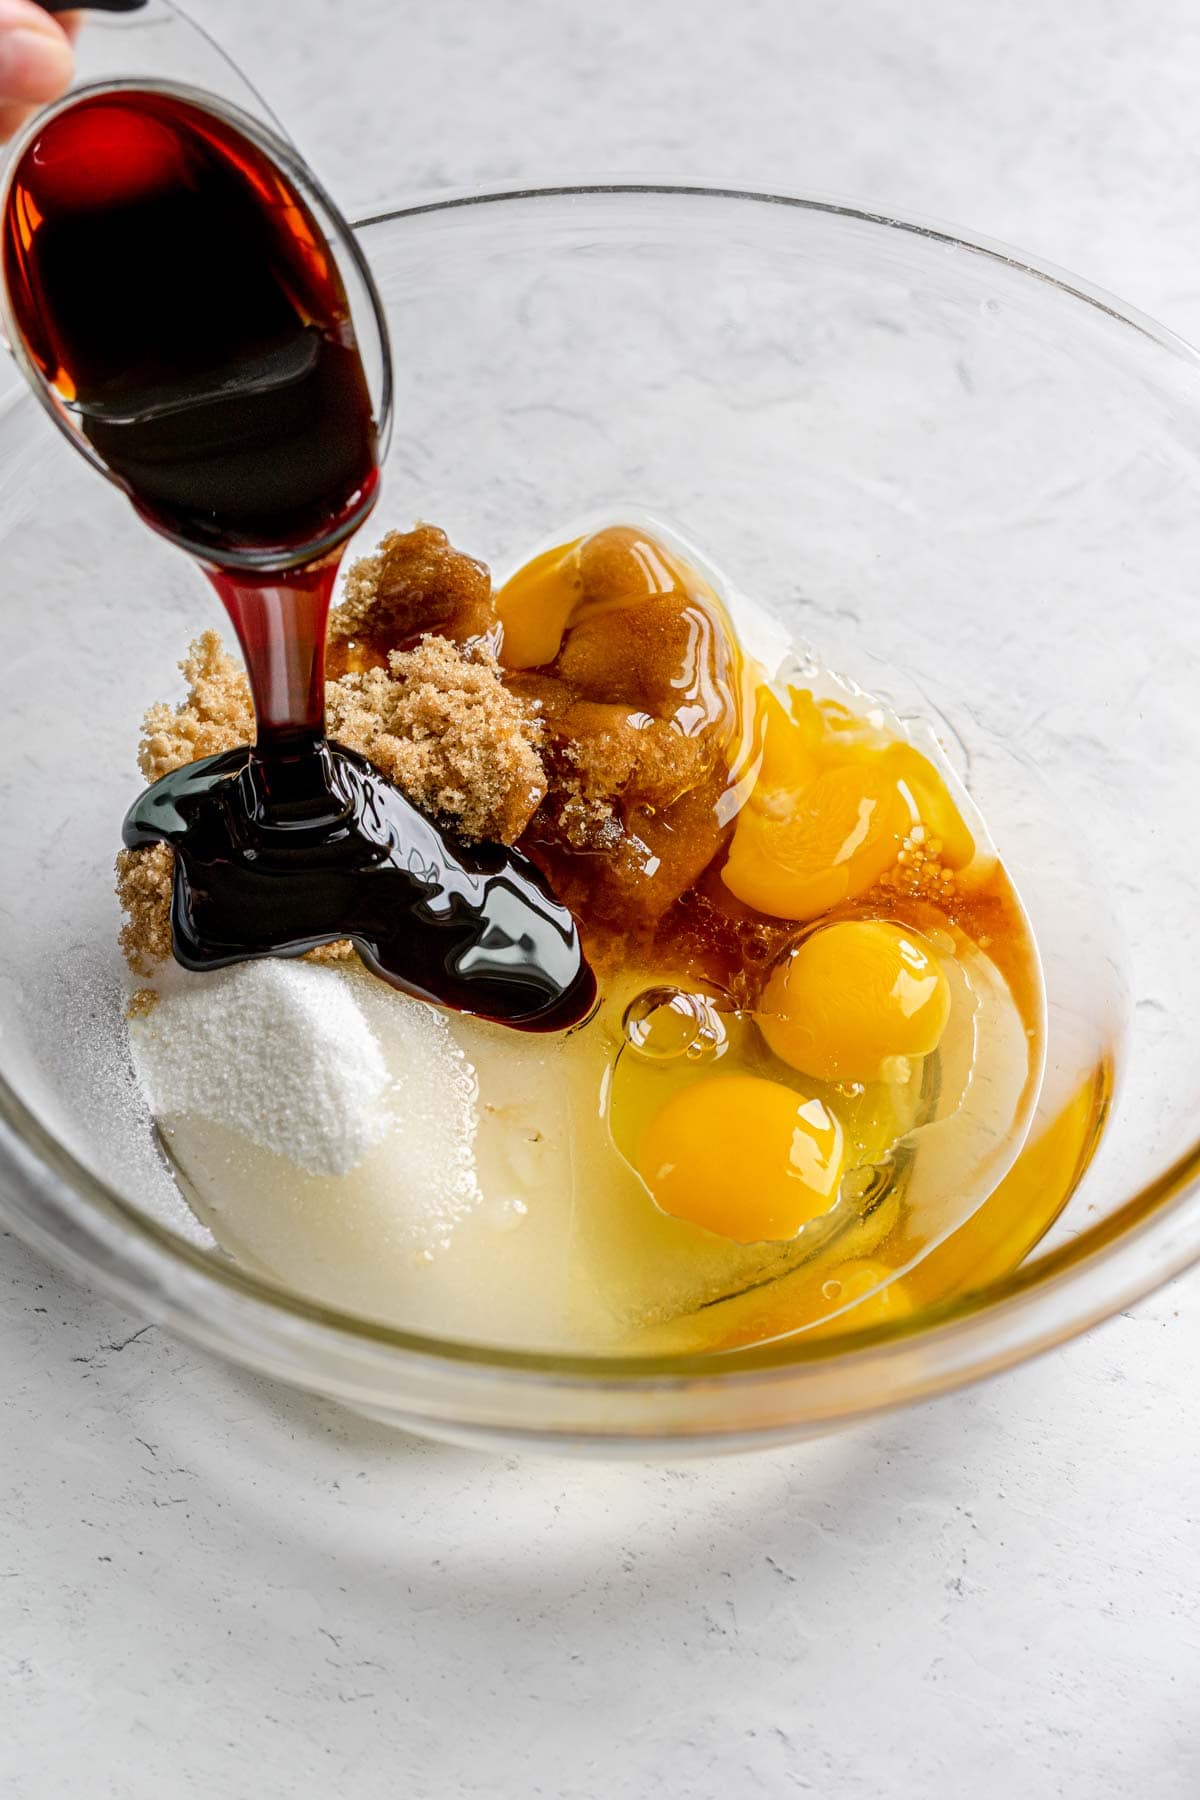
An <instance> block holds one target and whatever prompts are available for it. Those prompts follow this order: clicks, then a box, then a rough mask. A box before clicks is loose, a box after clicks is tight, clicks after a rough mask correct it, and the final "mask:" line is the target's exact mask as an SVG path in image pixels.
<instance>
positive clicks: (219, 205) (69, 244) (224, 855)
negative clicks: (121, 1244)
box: [3, 90, 594, 1029]
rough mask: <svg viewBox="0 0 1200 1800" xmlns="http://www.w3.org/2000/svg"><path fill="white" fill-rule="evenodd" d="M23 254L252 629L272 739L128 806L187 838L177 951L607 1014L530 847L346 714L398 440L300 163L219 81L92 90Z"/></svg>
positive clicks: (186, 960) (26, 293)
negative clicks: (406, 770) (362, 552)
mask: <svg viewBox="0 0 1200 1800" xmlns="http://www.w3.org/2000/svg"><path fill="white" fill-rule="evenodd" d="M3 264H4V276H5V282H6V285H7V289H8V293H9V297H10V301H11V304H12V307H13V311H14V314H15V316H16V320H17V324H18V328H19V330H20V333H21V336H22V338H23V341H24V344H25V347H26V349H27V351H28V353H29V355H30V356H31V358H32V359H33V361H34V362H35V363H36V365H37V367H38V369H39V370H40V371H41V374H42V376H43V377H44V379H45V380H46V381H47V383H48V384H49V385H50V387H51V389H52V390H53V392H54V393H55V395H56V396H57V399H58V402H59V404H60V405H61V406H62V408H63V409H64V411H65V412H66V413H67V414H68V415H69V417H70V418H71V420H72V422H73V423H74V424H75V425H76V426H77V428H78V429H79V431H80V432H81V433H82V435H83V436H84V438H85V439H86V440H87V442H88V443H89V445H90V446H91V448H92V450H93V451H94V453H95V454H96V455H97V457H98V458H99V459H100V460H101V462H103V464H104V465H105V467H106V468H107V469H108V471H109V472H110V473H111V474H112V476H113V477H114V478H115V480H116V481H117V482H118V483H119V484H120V485H121V486H122V487H123V488H124V489H125V491H126V493H127V494H128V495H129V498H130V500H131V501H132V503H133V505H134V506H135V507H136V509H137V511H138V512H139V513H140V514H141V515H142V517H143V518H144V519H145V520H146V521H147V523H149V524H150V525H152V526H153V527H154V528H155V529H156V530H158V531H161V532H162V533H164V534H165V535H166V536H168V537H170V538H172V539H174V540H175V541H176V542H178V543H180V544H182V545H183V546H184V547H185V548H186V549H188V550H189V551H191V553H192V554H193V555H195V556H196V557H197V558H198V559H199V560H200V562H201V565H202V566H203V567H204V569H205V572H206V574H207V575H208V576H209V578H210V580H211V581H212V583H213V585H214V586H215V588H216V590H217V592H218V594H219V595H220V597H221V599H222V601H223V603H224V605H225V607H226V609H227V611H228V613H229V616H230V618H231V620H232V622H233V625H234V628H235V630H236V631H237V635H238V640H239V642H240V644H241V647H242V651H243V654H244V656H245V660H246V668H247V672H248V675H249V679H250V686H251V691H252V693H253V697H254V703H255V712H256V716H257V726H258V742H257V745H256V747H255V749H254V750H253V751H251V752H246V751H238V752H236V753H234V754H232V755H231V756H226V757H221V758H217V759H213V760H211V761H209V762H207V763H204V764H197V765H193V766H192V767H191V768H188V769H183V770H180V771H177V772H176V773H175V774H173V775H170V776H168V777H167V778H166V779H165V780H164V781H162V782H159V783H158V784H157V785H156V786H155V787H154V788H152V789H151V790H150V791H149V792H148V793H147V794H145V795H143V796H142V798H141V800H139V801H138V802H137V804H136V805H135V806H134V807H133V809H132V810H131V812H130V814H129V816H128V818H127V820H126V824H125V833H124V835H125V842H126V843H127V844H128V845H130V846H137V845H143V844H147V843H151V842H155V841H166V842H167V843H169V844H171V845H172V847H173V848H174V850H175V852H176V856H175V890H174V905H173V929H174V946H175V954H176V957H177V959H178V960H179V961H180V962H182V963H183V964H184V965H185V966H187V967H189V968H195V969H202V968H213V967H220V966H222V965H223V964H227V963H231V962H236V961H240V960H246V959H248V958H250V957H255V956H263V955H270V954H278V955H299V954H301V953H302V952H303V951H304V950H306V949H310V948H312V947H314V946H315V945H317V944H321V943H327V942H330V941H331V940H335V939H339V938H343V937H350V938H352V939H353V941H354V943H355V944H356V946H357V947H358V949H359V950H360V952H361V953H362V955H363V957H364V959H365V960H366V961H367V963H368V964H369V966H370V967H372V968H373V969H374V970H375V971H376V972H377V973H378V974H380V975H382V976H383V977H384V978H385V979H387V980H389V981H391V982H393V983H394V984H395V985H396V986H399V987H402V988H404V989H406V990H408V991H411V992H414V993H417V994H420V995H422V996H423V997H426V998H431V999H436V1000H441V1001H444V1002H445V1003H447V1004H448V1005H451V1006H455V1007H458V1008H460V1009H462V1010H464V1011H470V1012H479V1013H482V1014H484V1015H486V1016H487V1017H490V1018H495V1019H499V1020H502V1021H504V1022H506V1023H509V1024H519V1025H522V1026H525V1027H527V1028H529V1029H550V1028H554V1027H557V1026H560V1025H567V1024H571V1023H573V1022H574V1021H575V1020H576V1019H578V1018H580V1017H582V1016H584V1015H585V1014H586V1013H587V1012H588V1010H589V1008H590V1007H591V1005H592V1001H593V999H594V982H593V980H592V976H591V973H590V971H589V969H588V968H587V965H586V963H585V962H584V960H583V956H582V952H581V950H580V946H579V940H578V936H577V933H576V930H575V925H574V921H573V919H572V918H571V915H570V914H569V913H568V912H567V911H566V909H565V908H564V907H562V906H561V905H559V903H558V902H557V901H556V900H555V899H554V897H553V895H552V893H551V891H550V889H549V887H548V885H547V883H546V882H545V880H544V878H543V877H542V876H540V875H539V874H538V873H537V871H536V870H535V869H534V868H533V866H532V865H531V864H530V863H528V862H527V861H526V859H525V858H524V857H522V856H520V855H519V854H517V853H515V852H512V851H508V850H505V849H503V848H500V847H496V846H481V847H478V848H475V849H470V848H468V847H466V846H463V845H461V844H458V843H456V842H455V841H454V840H453V839H451V838H450V837H448V836H447V835H446V834H445V833H443V832H441V831H439V830H438V829H437V828H436V827H435V826H434V825H433V824H432V823H431V822H430V821H429V820H427V819H425V818H424V817H423V816H422V815H421V814H420V813H418V812H417V811H416V810H415V809H414V808H413V807H412V806H410V805H409V804H408V802H407V801H405V800H404V799H403V797H402V796H401V795H400V794H398V793H397V792H396V791H395V790H394V789H392V788H390V787H389V786H388V784H387V783H386V782H384V781H383V780H381V779H380V778H379V777H378V776H377V775H376V774H374V772H373V771H372V770H370V768H369V767H368V766H367V765H366V764H365V763H363V762H362V760H361V758H358V757H356V756H353V755H351V754H350V753H349V752H347V751H345V750H343V749H341V748H340V747H339V746H337V745H332V744H329V743H328V742H327V741H326V739H325V735H324V724H325V718H324V710H325V709H324V652H325V627H326V619H327V615H328V610H329V602H330V597H331V594H332V590H333V583H334V580H335V578H336V574H337V566H338V556H339V548H340V545H341V544H342V543H343V542H344V540H345V538H346V537H347V536H348V535H349V533H350V532H351V531H352V530H353V529H354V528H355V527H356V526H357V524H358V523H359V522H360V521H361V520H362V519H363V518H364V517H365V516H366V514H367V512H368V511H369V510H370V507H371V505H372V503H373V500H374V496H375V490H376V484H377V480H378V466H377V444H376V426H375V420H374V416H373V413H372V408H371V402H370V396H369V393H368V389H367V382H366V377H365V375H364V372H363V367H362V362H361V359H360V357H359V353H358V348H357V345H356V343H355V340H354V333H353V329H352V324H351V318H350V308H349V304H348V302H347V299H346V294H345V291H344V288H343V286H342V282H341V278H340V275H339V273H338V269H337V265H336V262H335V260H334V258H333V255H332V253H331V251H330V249H329V246H328V244H327V242H326V241H325V238H324V236H323V234H322V232H321V229H320V227H319V226H318V224H317V222H316V220H315V219H314V217H313V215H312V213H311V212H310V211H309V209H308V207H307V205H306V204H305V201H304V200H303V198H302V197H301V195H300V194H299V192H298V191H297V190H296V188H295V187H293V186H292V184H291V183H290V182H289V180H288V179H287V177H286V176H285V175H284V174H283V172H282V170H281V169H280V168H279V167H278V166H277V165H276V164H275V163H274V162H273V161H272V160H271V159H270V158H269V157H268V156H266V155H265V154H264V153H263V152H262V151H261V150H259V149H258V148H257V147H256V146H255V145H254V144H252V143H251V142H250V141H249V140H248V139H247V138H246V137H244V136H243V135H242V133H241V132H239V131H238V130H236V129H235V128H234V127H233V126H231V125H229V124H227V123H225V122H224V121H222V120H220V119H218V118H216V117H215V116H213V115H212V114H210V113H208V112H206V111H204V110H203V109H201V108H198V107H195V106H192V105H190V104H188V103H187V102H185V101H180V100H176V99H174V98H173V97H171V96H169V95H164V94H157V93H149V92H142V91H138V90H129V91H125V92H122V93H120V94H118V95H105V96H94V97H92V98H87V99H84V100H82V101H80V102H78V103H77V104H76V105H74V106H72V107H70V108H68V109H67V110H66V111H65V112H62V113H60V114H58V115H57V116H56V117H54V118H52V119H51V120H50V121H49V122H48V123H47V124H46V125H45V126H44V128H43V129H42V131H41V132H40V134H39V135H38V136H37V138H36V139H35V140H34V141H33V143H32V144H31V145H30V146H29V147H28V149H27V150H26V151H25V152H24V154H23V156H22V158H21V162H20V164H19V167H18V168H17V170H16V173H15V176H14V179H13V182H12V186H11V189H10V193H9V198H8V205H7V209H6V212H5V217H4V221H3ZM247 559H253V562H254V564H255V567H256V572H253V573H250V572H247V569H246V561H247ZM259 569H261V571H262V572H261V573H259V572H257V570H259Z"/></svg>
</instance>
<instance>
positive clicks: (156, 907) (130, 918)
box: [117, 844, 175, 975]
mask: <svg viewBox="0 0 1200 1800" xmlns="http://www.w3.org/2000/svg"><path fill="white" fill-rule="evenodd" d="M174 873H175V855H174V852H173V851H172V850H171V848H170V846H169V845H167V844H147V845H146V846H145V848H144V849H141V850H122V851H120V853H119V854H118V856H117V898H118V899H119V900H120V902H121V906H122V909H123V910H124V912H125V914H126V919H125V923H124V925H122V927H121V933H120V940H119V941H120V945H121V948H122V950H123V951H124V952H125V960H126V962H127V963H128V964H129V967H130V968H131V969H132V970H133V972H134V974H135V975H151V974H153V972H154V965H155V963H160V962H165V961H166V959H167V957H168V956H170V954H171V884H172V882H173V880H174Z"/></svg>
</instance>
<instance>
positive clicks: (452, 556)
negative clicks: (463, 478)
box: [328, 525, 496, 677]
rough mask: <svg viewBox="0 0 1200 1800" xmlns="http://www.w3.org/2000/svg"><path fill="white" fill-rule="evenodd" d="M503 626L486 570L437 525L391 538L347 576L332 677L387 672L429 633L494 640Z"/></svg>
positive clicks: (333, 635)
mask: <svg viewBox="0 0 1200 1800" xmlns="http://www.w3.org/2000/svg"><path fill="white" fill-rule="evenodd" d="M495 624H496V620H495V614H494V612H493V610H492V578H491V575H490V573H489V571H488V569H487V566H486V564H484V563H481V562H476V561H475V559H474V558H473V557H470V556H467V555H465V554H464V553H463V551H461V550H456V549H455V548H454V546H453V544H452V543H451V542H450V540H449V538H448V537H447V536H446V534H445V532H444V531H440V530H439V529H438V527H437V526H436V525H417V526H415V527H414V529H413V530H412V531H389V532H388V534H387V536H386V537H385V538H384V539H383V541H382V542H381V543H380V545H379V548H378V549H377V550H376V551H375V552H374V554H373V555H371V556H364V557H362V558H361V559H360V560H359V561H358V562H356V563H352V564H351V565H350V567H349V569H347V571H346V579H345V583H344V585H343V589H342V599H341V604H340V605H339V606H338V607H337V609H336V610H335V611H334V612H333V613H332V614H331V615H330V620H329V649H328V664H329V673H330V674H331V675H332V676H334V677H337V676H339V675H342V674H344V673H346V671H347V670H363V669H370V668H384V667H386V665H387V661H388V657H389V656H390V654H391V652H392V651H393V650H399V649H402V648H404V647H405V646H406V645H408V644H410V643H411V642H412V640H413V639H415V638H418V637H421V636H423V635H425V634H427V633H429V632H438V633H440V634H441V635H443V636H447V637H452V638H456V639H458V640H460V641H462V642H465V641H466V640H467V639H469V638H487V637H489V635H490V634H491V633H492V632H493V631H494V629H495Z"/></svg>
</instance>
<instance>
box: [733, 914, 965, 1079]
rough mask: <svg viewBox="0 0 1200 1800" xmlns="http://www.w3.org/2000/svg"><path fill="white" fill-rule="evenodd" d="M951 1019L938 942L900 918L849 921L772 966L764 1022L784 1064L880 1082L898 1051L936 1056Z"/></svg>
mask: <svg viewBox="0 0 1200 1800" xmlns="http://www.w3.org/2000/svg"><path fill="white" fill-rule="evenodd" d="M949 1017H950V984H949V982H948V981H947V980H946V975H945V972H944V970H943V969H942V966H941V963H940V962H939V960H938V957H937V953H936V952H935V951H934V949H933V948H932V946H931V945H929V944H927V943H926V942H925V940H924V939H923V938H921V937H919V936H918V935H917V933H916V932H913V931H909V930H907V929H906V928H904V927H902V926H899V925H891V924H887V923H886V922H884V921H883V920H879V919H847V920H843V921H841V922H839V923H838V924H834V925H826V926H824V927H823V928H822V929H821V930H820V931H814V932H813V933H812V935H811V937H807V938H805V940H804V942H803V943H802V944H799V945H798V946H797V947H796V949H795V950H793V951H792V952H791V954H790V955H789V956H788V957H787V959H786V960H785V961H784V962H782V963H780V964H779V965H778V967H777V968H776V969H775V970H774V972H773V973H772V975H771V977H770V979H769V981H768V982H767V985H766V987H765V988H764V990H763V995H762V1000H761V1002H760V1006H759V1012H758V1023H759V1028H760V1030H761V1031H762V1034H763V1036H764V1037H765V1038H766V1040H767V1043H768V1044H769V1045H770V1047H771V1049H772V1050H773V1051H774V1052H775V1054H776V1056H778V1057H780V1058H781V1059H782V1060H783V1061H784V1062H786V1063H790V1065H791V1066H792V1068H794V1069H799V1070H800V1071H801V1072H802V1073H803V1074H805V1075H811V1076H814V1077H815V1078H816V1079H817V1080H818V1081H862V1082H868V1081H878V1080H879V1079H880V1078H881V1077H882V1076H883V1074H884V1073H885V1069H884V1065H885V1063H886V1062H887V1060H888V1058H889V1057H897V1056H902V1057H910V1056H928V1055H929V1053H930V1052H931V1051H932V1050H936V1049H937V1047H938V1045H939V1043H940V1042H941V1040H942V1034H943V1032H944V1031H945V1029H946V1024H947V1021H948V1019H949Z"/></svg>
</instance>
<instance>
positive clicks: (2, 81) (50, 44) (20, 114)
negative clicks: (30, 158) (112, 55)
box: [0, 0, 75, 141]
mask: <svg viewBox="0 0 1200 1800" xmlns="http://www.w3.org/2000/svg"><path fill="white" fill-rule="evenodd" d="M74 33H75V17H74V15H73V14H71V13H62V14H60V15H59V16H58V18H55V19H52V18H51V16H50V14H49V13H46V12H43V11H42V9H41V7H40V6H35V5H34V4H33V0H0V141H2V140H3V139H4V138H8V137H11V136H12V134H13V132H14V131H16V130H18V128H19V127H20V125H21V124H22V122H23V121H24V120H25V119H26V118H27V117H28V115H29V113H30V112H31V111H32V110H33V108H34V107H35V106H44V105H45V104H46V102H47V101H48V100H56V99H57V98H58V96H59V95H60V94H61V93H62V92H63V91H64V89H65V88H67V87H68V86H69V84H70V80H71V39H72V37H73V36H74Z"/></svg>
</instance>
